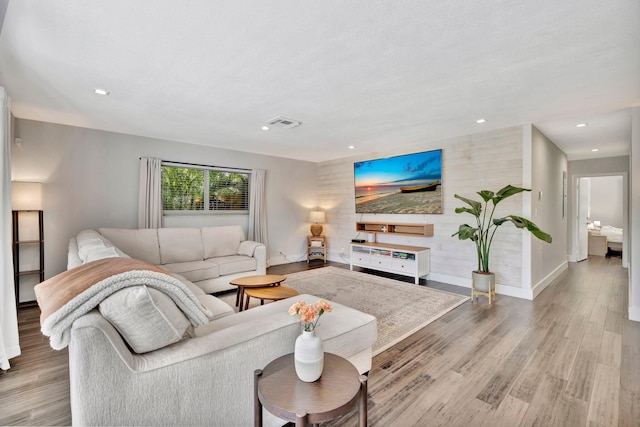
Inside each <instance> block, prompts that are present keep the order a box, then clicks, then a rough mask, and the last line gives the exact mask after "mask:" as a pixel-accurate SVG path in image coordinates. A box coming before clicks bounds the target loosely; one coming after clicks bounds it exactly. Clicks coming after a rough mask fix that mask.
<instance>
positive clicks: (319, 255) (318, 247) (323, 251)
mask: <svg viewBox="0 0 640 427" xmlns="http://www.w3.org/2000/svg"><path fill="white" fill-rule="evenodd" d="M313 259H321V260H323V261H324V262H327V238H326V237H325V236H307V262H309V261H310V260H313Z"/></svg>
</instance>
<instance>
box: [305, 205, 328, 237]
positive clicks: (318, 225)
mask: <svg viewBox="0 0 640 427" xmlns="http://www.w3.org/2000/svg"><path fill="white" fill-rule="evenodd" d="M309 221H310V222H312V223H313V224H311V235H312V236H314V237H317V236H319V235H321V234H322V223H323V222H325V217H324V212H322V211H311V213H310V214H309Z"/></svg>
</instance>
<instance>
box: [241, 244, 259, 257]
mask: <svg viewBox="0 0 640 427" xmlns="http://www.w3.org/2000/svg"><path fill="white" fill-rule="evenodd" d="M258 246H264V245H263V244H262V243H258V242H254V241H252V240H245V241H244V242H240V247H239V248H238V254H240V255H246V256H250V257H252V256H253V255H254V252H255V250H256V248H257V247H258Z"/></svg>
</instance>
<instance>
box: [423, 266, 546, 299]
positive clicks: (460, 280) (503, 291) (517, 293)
mask: <svg viewBox="0 0 640 427" xmlns="http://www.w3.org/2000/svg"><path fill="white" fill-rule="evenodd" d="M429 280H435V281H437V282H443V283H447V284H449V285H456V286H462V287H465V288H469V289H471V272H469V278H464V277H458V276H449V275H447V274H438V273H431V274H429ZM496 294H499V295H506V296H510V297H515V298H521V299H528V300H532V299H533V294H532V292H531V291H530V290H528V289H522V288H516V287H513V286H505V285H501V284H499V283H498V284H496Z"/></svg>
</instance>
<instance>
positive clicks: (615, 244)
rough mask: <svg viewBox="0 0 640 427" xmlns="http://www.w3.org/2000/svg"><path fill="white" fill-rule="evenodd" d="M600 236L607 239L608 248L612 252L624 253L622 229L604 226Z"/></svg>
mask: <svg viewBox="0 0 640 427" xmlns="http://www.w3.org/2000/svg"><path fill="white" fill-rule="evenodd" d="M600 235H602V236H606V237H607V248H608V249H609V250H611V251H616V252H622V228H617V227H612V226H610V225H603V226H602V227H601V228H600Z"/></svg>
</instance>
